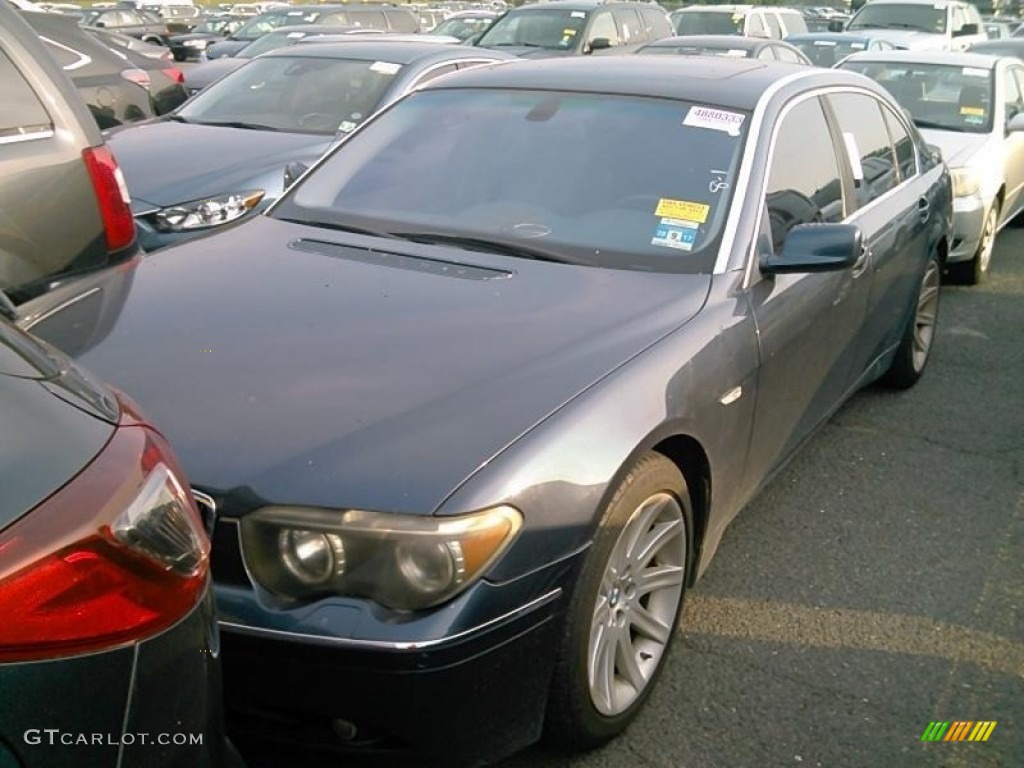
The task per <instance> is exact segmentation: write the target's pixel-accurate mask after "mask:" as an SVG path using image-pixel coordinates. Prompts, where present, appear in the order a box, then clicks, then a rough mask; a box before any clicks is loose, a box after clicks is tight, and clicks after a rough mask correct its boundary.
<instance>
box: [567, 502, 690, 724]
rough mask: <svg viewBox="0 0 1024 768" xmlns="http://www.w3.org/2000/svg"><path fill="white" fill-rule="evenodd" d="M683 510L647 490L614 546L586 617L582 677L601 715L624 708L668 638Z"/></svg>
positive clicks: (679, 580) (681, 575) (679, 568)
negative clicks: (587, 635) (586, 642)
mask: <svg viewBox="0 0 1024 768" xmlns="http://www.w3.org/2000/svg"><path fill="white" fill-rule="evenodd" d="M686 553H687V532H686V518H685V517H684V514H683V509H682V507H681V506H680V504H679V501H678V500H677V499H676V498H675V497H674V496H672V495H671V494H668V493H663V492H662V493H656V494H653V495H652V496H650V497H648V498H647V499H646V500H645V501H644V502H643V503H642V504H640V505H639V506H638V507H637V509H636V510H635V511H634V512H633V514H632V515H631V516H630V518H629V520H628V521H627V522H626V524H625V526H624V527H623V529H622V532H621V533H620V534H619V537H618V539H617V540H616V542H615V546H614V547H613V548H612V552H611V556H610V557H609V558H608V563H607V564H606V566H605V571H604V574H603V576H602V578H601V586H600V589H599V591H598V595H597V601H596V604H595V606H594V614H593V618H592V620H591V624H590V642H589V646H588V650H587V679H588V682H589V687H590V698H591V701H592V702H593V704H594V707H595V708H596V709H597V711H598V712H600V713H601V714H602V715H605V716H608V717H614V716H616V715H619V714H621V713H623V712H625V711H626V710H627V709H628V708H629V707H630V706H631V705H632V704H633V702H634V701H636V700H637V698H638V697H639V696H640V695H641V694H642V693H643V692H644V690H645V689H646V688H647V685H648V684H649V683H650V681H651V679H652V678H653V676H654V673H655V672H656V671H657V669H658V666H659V664H660V663H661V659H662V656H663V655H664V653H665V649H666V647H667V646H668V642H669V639H670V638H671V636H672V632H673V631H674V630H675V627H674V622H675V617H676V613H677V610H678V607H679V601H680V600H681V599H682V593H683V582H684V580H685V576H686V566H687V563H686V557H687V555H686Z"/></svg>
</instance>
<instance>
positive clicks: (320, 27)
mask: <svg viewBox="0 0 1024 768" xmlns="http://www.w3.org/2000/svg"><path fill="white" fill-rule="evenodd" d="M350 29H363V27H354V26H352V25H351V24H295V25H289V26H287V27H278V28H277V29H272V30H270V31H269V32H267V34H268V35H277V36H278V37H280V36H281V35H282V34H284V35H287V34H290V33H292V32H311V33H316V34H317V35H330V34H344V33H345V32H347V31H348V30H350ZM257 39H259V38H257Z"/></svg>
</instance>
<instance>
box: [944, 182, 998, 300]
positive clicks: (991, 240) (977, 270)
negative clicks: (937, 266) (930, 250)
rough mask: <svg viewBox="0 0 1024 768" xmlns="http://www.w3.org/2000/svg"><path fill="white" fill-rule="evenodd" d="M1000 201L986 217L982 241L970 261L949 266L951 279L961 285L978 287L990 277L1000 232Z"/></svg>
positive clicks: (995, 201)
mask: <svg viewBox="0 0 1024 768" xmlns="http://www.w3.org/2000/svg"><path fill="white" fill-rule="evenodd" d="M999 210H1000V208H999V201H998V200H994V201H993V202H992V207H991V208H989V209H988V213H987V214H986V215H985V223H984V224H983V225H982V228H981V241H980V242H979V243H978V250H977V251H975V252H974V256H973V257H972V258H971V260H970V261H960V262H957V263H955V264H950V265H949V277H950V279H951V280H952V281H953V282H954V283H959V284H960V285H978V283H983V282H985V278H986V277H988V268H989V266H990V265H991V263H992V251H993V250H995V247H996V234H997V233H998V232H999Z"/></svg>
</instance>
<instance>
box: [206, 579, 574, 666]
mask: <svg viewBox="0 0 1024 768" xmlns="http://www.w3.org/2000/svg"><path fill="white" fill-rule="evenodd" d="M561 594H562V588H561V587H556V588H555V589H553V590H551V591H550V592H548V593H546V594H543V595H541V596H540V597H537V598H534V599H533V600H531V601H530V602H528V603H526V604H524V605H521V606H519V607H518V608H515V609H513V610H511V611H509V612H508V613H503V614H502V615H501V616H496V617H495V618H493V619H490V620H488V621H485V622H484V623H482V624H477V625H476V626H475V627H471V628H469V629H465V630H463V631H461V632H455V633H454V634H451V635H446V636H445V637H439V638H436V639H434V640H422V641H415V640H410V641H404V642H403V641H394V640H360V639H357V638H349V637H327V636H325V635H310V634H306V633H304V632H289V631H287V630H282V629H268V628H266V627H250V626H248V625H247V624H238V623H236V622H233V621H220V622H218V623H219V624H220V627H221V629H224V630H226V631H228V632H237V633H239V634H242V635H251V636H253V637H265V638H270V639H273V640H286V641H288V642H297V643H306V644H308V645H319V646H326V647H330V648H373V649H376V650H384V651H419V650H424V649H427V648H433V647H435V646H438V645H442V644H444V643H449V642H454V641H457V640H462V639H464V638H466V637H468V636H469V635H472V634H475V633H477V632H481V631H483V630H485V629H489V628H491V627H494V626H496V625H498V624H503V623H505V622H508V621H511V620H513V619H516V618H519V617H520V616H525V615H526V614H527V613H529V612H530V611H532V610H534V609H535V608H539V607H541V606H543V605H547V604H548V603H551V602H553V601H555V600H556V599H558V597H559V596H560V595H561Z"/></svg>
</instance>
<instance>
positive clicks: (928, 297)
mask: <svg viewBox="0 0 1024 768" xmlns="http://www.w3.org/2000/svg"><path fill="white" fill-rule="evenodd" d="M939 275H940V268H939V261H938V259H937V258H936V257H935V256H934V255H933V256H932V257H931V258H929V259H928V264H927V265H925V268H924V276H923V277H922V278H921V285H920V287H919V288H918V290H917V295H916V301H915V304H914V309H913V311H912V312H911V313H910V317H909V318H908V320H907V325H906V327H905V328H904V330H903V337H902V339H900V345H899V347H898V348H897V349H896V357H894V358H893V361H892V364H891V365H890V366H889V370H888V371H886V373H885V375H884V376H883V377H882V384H884V385H885V386H887V387H891V388H892V389H908V388H910V387H912V386H914V385H915V384H916V383H917V380H918V379H920V378H921V374H922V373H924V368H925V366H926V365H927V364H928V359H929V357H930V356H931V351H932V342H933V341H934V340H935V327H936V323H937V321H938V316H939V283H940V278H939Z"/></svg>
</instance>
